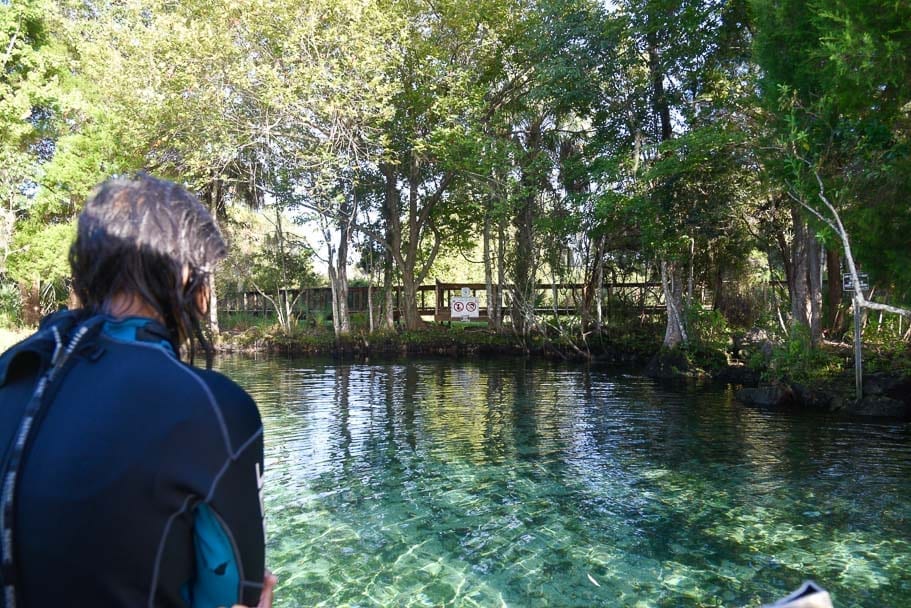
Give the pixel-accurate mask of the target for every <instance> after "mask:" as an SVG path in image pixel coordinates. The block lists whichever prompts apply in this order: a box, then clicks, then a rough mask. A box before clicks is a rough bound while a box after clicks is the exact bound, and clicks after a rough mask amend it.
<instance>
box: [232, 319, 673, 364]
mask: <svg viewBox="0 0 911 608" xmlns="http://www.w3.org/2000/svg"><path fill="white" fill-rule="evenodd" d="M660 343H661V340H660V333H659V332H658V331H656V330H655V328H654V327H651V326H642V327H637V328H633V329H623V330H621V329H619V328H617V329H607V330H606V331H605V332H604V333H603V334H602V335H601V336H599V337H598V338H596V339H591V340H589V341H588V342H586V343H578V342H574V341H570V340H567V339H561V338H560V337H558V336H556V337H545V336H540V335H537V336H533V337H529V338H525V339H522V338H521V337H520V336H517V335H515V334H513V333H511V332H508V331H506V332H501V333H497V332H495V331H492V330H490V329H489V328H488V327H487V325H486V324H483V323H460V322H453V323H452V324H451V326H444V325H438V324H427V325H426V326H425V327H423V328H422V329H419V330H415V331H405V330H385V331H375V332H373V333H370V332H368V331H367V330H366V329H365V328H363V327H358V325H357V324H355V328H354V329H353V331H351V332H350V333H348V334H345V335H342V336H338V337H337V336H335V334H334V332H333V331H332V329H331V327H328V326H322V325H317V326H313V325H303V324H302V325H300V326H298V327H296V328H295V330H294V331H292V332H290V333H287V332H283V331H281V330H280V328H278V327H277V326H275V325H274V324H272V323H270V322H269V321H268V320H263V319H261V318H241V319H237V318H235V319H229V320H228V322H227V323H225V324H224V325H223V331H222V333H221V335H220V336H219V341H218V348H219V350H220V351H223V352H274V353H281V354H286V355H358V356H367V355H386V356H392V355H395V356H420V355H454V356H465V355H475V354H482V355H496V354H502V355H512V356H522V355H535V356H544V357H550V358H557V359H579V360H583V359H584V360H589V359H595V360H608V361H610V362H615V363H626V364H644V363H645V362H647V361H648V359H649V358H650V357H651V356H652V355H653V354H654V353H655V352H656V351H657V350H658V348H659V346H660Z"/></svg>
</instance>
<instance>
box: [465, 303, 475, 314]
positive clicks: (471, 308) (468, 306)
mask: <svg viewBox="0 0 911 608" xmlns="http://www.w3.org/2000/svg"><path fill="white" fill-rule="evenodd" d="M477 307H478V304H477V303H476V302H468V303H466V304H465V310H467V311H468V312H474V311H475V309H476V308H477Z"/></svg>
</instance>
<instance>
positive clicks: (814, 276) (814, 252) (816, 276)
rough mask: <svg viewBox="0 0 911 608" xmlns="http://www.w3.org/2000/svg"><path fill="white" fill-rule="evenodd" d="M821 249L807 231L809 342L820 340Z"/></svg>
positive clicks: (812, 233) (813, 235) (815, 344)
mask: <svg viewBox="0 0 911 608" xmlns="http://www.w3.org/2000/svg"><path fill="white" fill-rule="evenodd" d="M821 258H822V248H821V246H820V244H819V240H818V239H817V238H816V234H815V233H814V232H813V231H812V230H807V295H808V297H809V299H810V341H811V343H812V344H813V345H814V346H817V345H818V344H819V342H820V341H821V340H822V263H821Z"/></svg>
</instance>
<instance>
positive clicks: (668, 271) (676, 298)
mask: <svg viewBox="0 0 911 608" xmlns="http://www.w3.org/2000/svg"><path fill="white" fill-rule="evenodd" d="M680 274H682V273H681V272H680V270H679V268H678V267H677V264H675V263H672V262H671V263H669V262H664V261H662V262H661V288H662V290H663V291H664V301H665V306H666V307H667V327H666V329H665V332H664V343H663V346H664V347H665V348H674V347H675V346H677V345H679V344H681V343H682V344H686V343H687V342H688V341H689V337H688V336H687V333H686V328H685V327H684V325H683V316H682V315H681V311H680V309H681V307H682V306H681V305H682V304H683V285H682V283H683V281H682V280H681V277H680V276H679V275H680Z"/></svg>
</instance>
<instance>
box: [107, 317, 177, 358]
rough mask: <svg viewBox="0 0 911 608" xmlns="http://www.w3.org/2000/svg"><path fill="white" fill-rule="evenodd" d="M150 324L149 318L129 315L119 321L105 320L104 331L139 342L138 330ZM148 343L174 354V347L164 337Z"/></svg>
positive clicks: (122, 339)
mask: <svg viewBox="0 0 911 608" xmlns="http://www.w3.org/2000/svg"><path fill="white" fill-rule="evenodd" d="M148 324H149V320H148V319H146V318H145V317H127V318H125V319H120V320H117V321H105V323H104V329H103V331H104V333H106V334H107V335H109V336H111V337H112V338H115V339H117V340H121V341H123V342H138V341H139V340H137V338H136V330H138V329H141V328H143V327H145V326H146V325H148ZM147 344H156V345H158V346H160V347H162V348H163V349H165V350H166V351H168V352H169V353H170V354H172V355H173V354H174V349H173V348H172V347H171V343H170V342H168V341H167V340H164V339H162V340H159V341H157V342H147Z"/></svg>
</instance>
